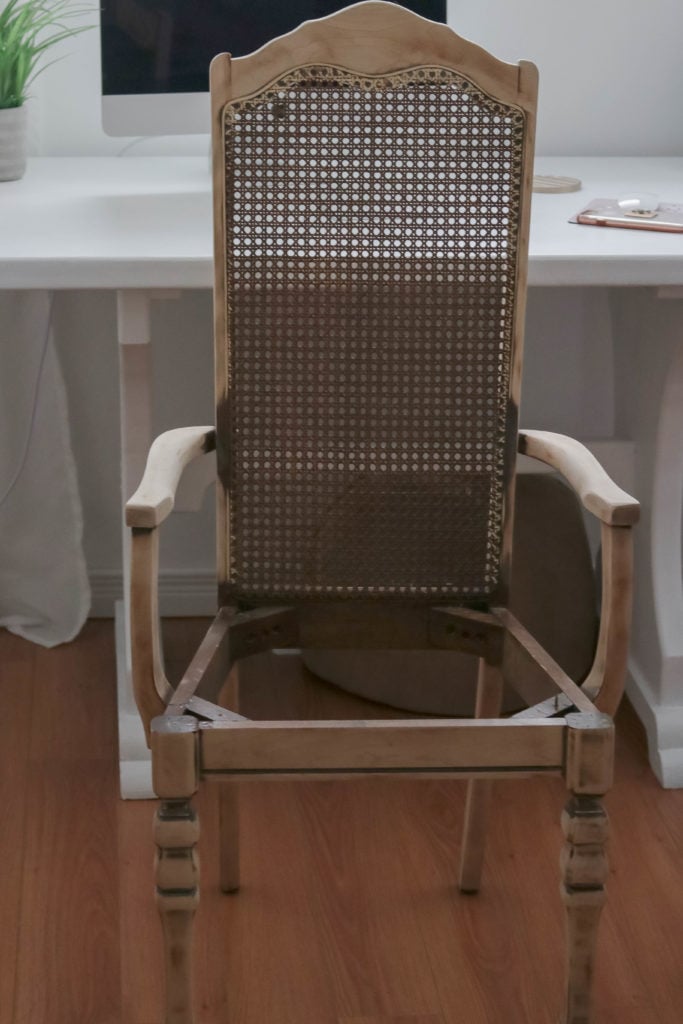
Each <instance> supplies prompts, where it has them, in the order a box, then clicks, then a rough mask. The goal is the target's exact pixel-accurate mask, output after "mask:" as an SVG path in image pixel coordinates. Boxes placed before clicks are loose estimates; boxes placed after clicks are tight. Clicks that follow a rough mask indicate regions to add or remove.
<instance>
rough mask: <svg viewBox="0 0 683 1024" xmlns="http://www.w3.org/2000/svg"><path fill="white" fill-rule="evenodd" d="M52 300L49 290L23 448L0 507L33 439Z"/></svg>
mask: <svg viewBox="0 0 683 1024" xmlns="http://www.w3.org/2000/svg"><path fill="white" fill-rule="evenodd" d="M53 302H54V292H50V299H49V305H48V308H47V324H46V325H45V337H44V338H43V348H42V351H41V353H40V360H39V362H38V370H37V371H36V382H35V384H34V386H33V400H32V404H31V418H30V420H29V424H28V430H27V432H26V440H25V442H24V449H23V451H22V453H21V458H20V459H19V465H18V466H17V468H16V470H15V472H14V476H13V477H12V479H11V480H10V482H9V484H8V486H7V488H6V490H5V492H4V494H3V495H2V497H0V508H2V506H3V505H4V504H5V502H6V501H7V499H8V498H9V496H10V494H11V493H12V491H13V490H14V488H15V487H16V485H17V482H18V480H19V477H20V476H21V474H22V473H23V471H24V467H25V466H26V460H27V458H28V453H29V449H30V447H31V441H32V440H33V432H34V429H35V425H36V412H37V410H38V395H39V393H40V382H41V379H42V376H43V367H44V366H45V357H46V355H47V348H48V342H49V340H50V330H51V328H52V303H53Z"/></svg>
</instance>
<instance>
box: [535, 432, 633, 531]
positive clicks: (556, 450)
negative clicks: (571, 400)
mask: <svg viewBox="0 0 683 1024" xmlns="http://www.w3.org/2000/svg"><path fill="white" fill-rule="evenodd" d="M518 450H519V452H520V453H521V454H522V455H528V456H530V457H531V458H532V459H538V460H539V461H540V462H545V463H546V464H547V465H548V466H552V468H553V469H556V470H557V471H558V472H559V473H561V474H562V476H564V477H565V478H566V480H567V481H568V483H569V484H570V485H571V487H572V488H573V489H574V490H575V491H576V493H577V495H578V496H579V498H580V499H581V502H582V504H583V506H584V508H586V509H588V511H589V512H592V513H593V515H594V516H597V518H598V519H600V520H601V521H602V522H603V523H606V524H607V525H608V526H633V524H634V523H637V522H638V517H639V515H640V505H639V504H638V502H637V501H636V500H635V498H632V497H631V496H630V494H627V493H626V491H622V489H621V488H620V487H617V485H616V484H615V483H614V481H613V480H611V479H610V477H609V476H608V475H607V473H606V472H605V470H604V469H603V468H602V466H601V465H600V463H599V462H598V460H597V459H596V458H595V456H594V455H593V454H592V453H591V452H589V451H588V449H587V448H586V447H585V445H582V444H581V442H580V441H575V440H574V438H571V437H565V436H564V435H563V434H553V433H551V432H549V431H547V430H520V432H519V445H518Z"/></svg>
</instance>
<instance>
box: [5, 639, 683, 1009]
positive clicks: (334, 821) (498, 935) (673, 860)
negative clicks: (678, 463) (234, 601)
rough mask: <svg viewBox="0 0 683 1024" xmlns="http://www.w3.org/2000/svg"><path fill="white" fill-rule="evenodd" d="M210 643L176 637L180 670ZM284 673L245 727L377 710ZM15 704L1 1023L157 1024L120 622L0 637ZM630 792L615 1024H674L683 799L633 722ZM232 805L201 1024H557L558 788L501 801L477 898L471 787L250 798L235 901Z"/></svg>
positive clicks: (253, 685)
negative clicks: (122, 797) (463, 848)
mask: <svg viewBox="0 0 683 1024" xmlns="http://www.w3.org/2000/svg"><path fill="white" fill-rule="evenodd" d="M202 627H203V623H200V622H197V621H186V622H177V621H176V622H174V623H173V624H172V625H171V627H170V629H168V630H167V632H168V635H169V643H170V656H169V662H170V663H171V664H172V665H173V666H174V667H175V668H178V667H179V666H180V665H181V663H182V662H183V660H187V658H188V657H189V655H190V653H191V651H192V644H193V643H194V641H195V640H196V638H197V637H198V635H199V634H200V633H201V630H202ZM278 664H279V665H280V666H281V670H280V673H279V677H278V678H277V680H276V681H275V682H274V681H273V680H272V679H271V680H270V682H269V685H267V684H266V683H261V682H260V681H259V678H260V677H259V676H257V673H256V672H255V671H254V670H253V669H252V671H251V672H250V673H249V676H250V678H249V679H248V680H247V681H246V682H247V687H246V688H247V689H248V690H249V693H250V696H249V698H248V699H249V701H250V703H249V705H248V706H247V708H246V713H247V714H249V713H250V712H251V713H252V714H254V716H257V715H258V713H259V712H260V711H264V709H265V708H266V707H267V706H269V705H270V706H273V705H274V706H275V708H276V711H275V713H277V709H279V710H280V711H282V710H283V709H284V706H285V701H286V699H291V700H292V701H293V704H294V708H295V709H294V714H300V713H301V711H302V709H306V710H308V711H310V712H311V713H312V714H319V713H320V712H321V710H322V709H323V708H324V709H325V714H326V715H327V716H328V717H334V716H335V715H342V716H343V715H349V714H351V715H354V714H355V713H356V710H357V709H358V707H359V706H362V708H363V711H362V712H361V713H362V714H363V715H365V716H367V715H368V714H369V713H372V706H368V705H366V704H365V702H359V701H356V700H355V699H352V698H349V697H347V696H346V695H343V694H341V693H340V692H339V691H335V690H334V689H333V688H332V687H328V686H326V685H324V684H321V683H318V682H315V681H313V680H312V679H311V677H307V676H306V673H305V672H303V671H301V670H300V669H299V666H298V662H297V659H295V658H292V657H288V658H279V659H278ZM266 667H268V666H266ZM0 696H1V699H2V706H3V716H2V725H3V728H2V742H1V743H0V808H1V809H2V819H3V820H2V831H1V832H0V922H1V927H0V1024H160V1022H161V1020H162V1016H161V977H160V941H159V933H158V930H157V920H156V912H155V908H154V901H153V884H152V870H151V863H152V848H151V817H152V806H153V805H152V804H151V803H148V802H128V803H123V802H121V801H119V800H118V798H117V763H116V725H115V678H114V642H113V629H112V624H111V623H110V622H103V621H97V622H91V623H89V624H88V625H87V627H86V629H85V630H84V632H83V633H82V635H81V636H80V638H79V639H78V640H77V641H76V642H74V643H72V644H70V645H67V646H64V647H60V648H57V649H55V650H53V651H44V650H41V649H39V648H37V647H33V646H31V645H29V644H27V643H25V642H23V641H21V640H19V639H17V638H16V637H12V636H10V635H9V634H7V633H0ZM377 713H380V712H379V710H378V712H377ZM617 779H618V781H617V784H616V786H615V789H614V790H613V792H612V793H611V795H610V796H609V798H608V803H607V806H608V809H609V812H610V816H611V820H612V827H613V832H612V841H611V848H610V854H611V865H612V866H611V877H610V881H609V899H608V904H607V909H606V911H605V914H604V917H603V925H602V929H601V934H600V956H599V967H598V976H597V1004H598V1017H597V1020H598V1024H680V1022H681V1020H683V871H682V867H681V865H682V863H683V858H682V853H683V791H677V792H676V791H674V792H665V791H664V790H662V789H661V788H660V787H659V786H658V784H657V782H656V781H655V779H654V777H653V775H652V773H651V772H650V770H649V768H648V767H647V762H646V758H645V752H644V745H643V735H642V731H641V729H640V726H639V724H638V722H637V720H636V719H635V716H634V714H633V712H632V711H631V710H630V709H629V708H628V707H624V709H623V711H622V713H621V714H620V716H619V729H618V771H617ZM215 795H216V790H215V789H212V788H211V786H210V785H205V787H204V792H203V793H202V795H201V798H200V800H199V810H200V815H201V820H202V827H203V836H202V839H201V843H200V851H201V858H202V870H203V877H202V905H201V910H200V912H199V914H198V918H197V928H196V937H197V941H196V950H197V967H198V992H199V1000H198V1004H199V1012H198V1020H199V1022H200V1024H219V1022H220V1024H555V1022H556V1020H557V1015H558V1009H559V1001H560V990H561V981H562V956H563V918H562V911H561V906H560V900H559V892H558V877H559V873H558V867H557V864H558V854H559V849H560V843H561V838H560V830H559V824H558V823H559V816H560V810H561V807H562V803H563V799H564V794H563V789H562V784H561V781H560V780H556V779H539V780H533V781H532V782H531V783H529V782H525V781H521V780H519V781H512V782H509V783H500V784H498V786H497V791H496V797H495V802H494V821H493V823H492V829H491V837H490V844H489V851H488V858H487V868H486V873H485V886H484V888H483V890H482V892H481V894H480V895H479V896H477V897H464V896H461V895H459V893H458V891H457V889H456V887H455V884H454V883H455V878H456V871H457V859H458V852H459V844H460V834H461V819H462V812H463V802H464V799H463V798H464V784H463V783H461V782H451V781H441V782H425V781H421V782H418V781H413V782H410V781H392V780H380V781H362V780H359V781H357V782H350V783H349V782H334V781H330V782H319V783H305V784H304V783H299V784H297V785H292V784H290V783H284V782H282V783H271V784H264V783H256V782H251V783H245V784H244V785H243V787H242V803H243V889H242V891H241V893H240V894H239V895H237V896H222V895H221V894H220V893H219V892H218V887H217V853H216V844H215V836H216V802H215Z"/></svg>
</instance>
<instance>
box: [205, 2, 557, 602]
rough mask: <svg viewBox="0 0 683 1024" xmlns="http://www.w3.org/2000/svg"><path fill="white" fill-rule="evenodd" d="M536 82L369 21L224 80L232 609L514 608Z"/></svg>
mask: <svg viewBox="0 0 683 1024" xmlns="http://www.w3.org/2000/svg"><path fill="white" fill-rule="evenodd" d="M536 82H537V76H536V69H535V68H534V67H533V65H531V64H528V63H526V62H523V63H522V64H520V65H510V64H504V63H502V62H500V61H498V60H496V59H495V58H493V57H492V56H490V55H489V54H487V53H485V51H483V50H481V49H480V48H479V47H477V46H474V45H473V44H471V43H469V42H467V41H465V40H463V39H461V38H460V37H458V36H457V35H456V34H455V33H454V32H453V31H452V30H451V29H449V28H447V27H446V26H443V25H436V24H434V23H432V22H429V21H426V20H425V19H423V18H420V17H419V16H417V15H414V14H412V13H411V12H409V11H407V10H405V9H404V8H400V7H397V6H395V5H393V4H387V3H375V2H373V3H362V4H357V5H355V6H354V7H351V8H346V9H345V10H342V11H341V12H339V13H338V14H335V15H333V16H330V17H328V18H323V19H320V20H318V21H313V22H307V23H305V24H304V25H303V26H301V27H300V28H299V29H297V30H296V31H294V32H292V33H289V34H288V35H287V36H283V37H281V38H280V39H277V40H274V41H273V42H272V43H270V44H268V45H266V46H265V47H263V48H262V49H261V50H259V51H257V52H256V53H255V54H252V55H250V56H248V57H243V58H238V59H236V60H231V59H230V58H229V57H228V55H225V54H223V55H221V56H219V57H218V58H216V59H215V61H214V63H213V65H212V110H213V115H212V116H213V138H214V183H215V214H216V251H215V255H216V286H215V314H216V315H215V320H216V371H217V372H216V377H217V396H216V398H217V428H218V459H219V477H220V480H221V482H222V489H221V494H220V495H219V527H218V528H219V573H220V590H221V592H220V599H221V601H222V602H223V603H236V602H239V603H242V604H243V605H250V606H259V605H264V604H272V603H274V602H277V603H280V602H287V603H292V602H294V603H295V602H297V601H301V600H309V599H312V598H318V599H320V598H324V599H337V598H363V599H366V600H367V599H380V598H381V599H392V600H405V601H413V602H414V601H419V602H422V601H425V602H429V603H451V604H452V603H456V604H461V605H462V604H464V605H482V604H483V605H486V604H489V603H492V602H496V603H503V604H504V603H505V602H506V599H507V586H508V577H509V560H510V551H509V548H510V541H511V528H512V507H513V487H514V464H515V453H516V434H517V409H518V405H519V378H520V367H521V350H522V327H523V318H524V297H525V285H526V260H527V241H528V222H529V203H530V190H531V172H532V158H533V135H534V118H535V107H536Z"/></svg>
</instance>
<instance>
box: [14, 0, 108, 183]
mask: <svg viewBox="0 0 683 1024" xmlns="http://www.w3.org/2000/svg"><path fill="white" fill-rule="evenodd" d="M0 2H1V0H0ZM85 10H92V8H85V7H80V6H78V7H77V6H74V4H73V3H72V0H8V2H7V3H6V4H5V6H4V8H3V9H2V10H1V11H0V181H13V180H15V179H17V178H21V177H22V175H23V174H24V171H25V170H26V106H25V104H26V99H27V95H28V88H29V86H30V85H31V82H32V81H33V80H34V79H35V77H36V75H38V74H40V72H41V71H44V70H45V68H46V67H49V63H48V64H43V65H42V66H40V67H39V66H38V65H39V64H40V62H41V59H42V57H43V55H44V54H45V53H46V52H47V51H48V50H49V49H50V48H51V47H53V46H55V45H56V44H57V43H59V42H61V41H62V40H63V39H68V38H69V37H70V36H75V35H78V33H79V32H84V31H85V30H86V29H87V28H90V26H89V25H74V24H72V23H70V19H73V18H77V17H79V16H80V15H81V14H83V12H84V11H85ZM50 63H54V61H52V62H50Z"/></svg>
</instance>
